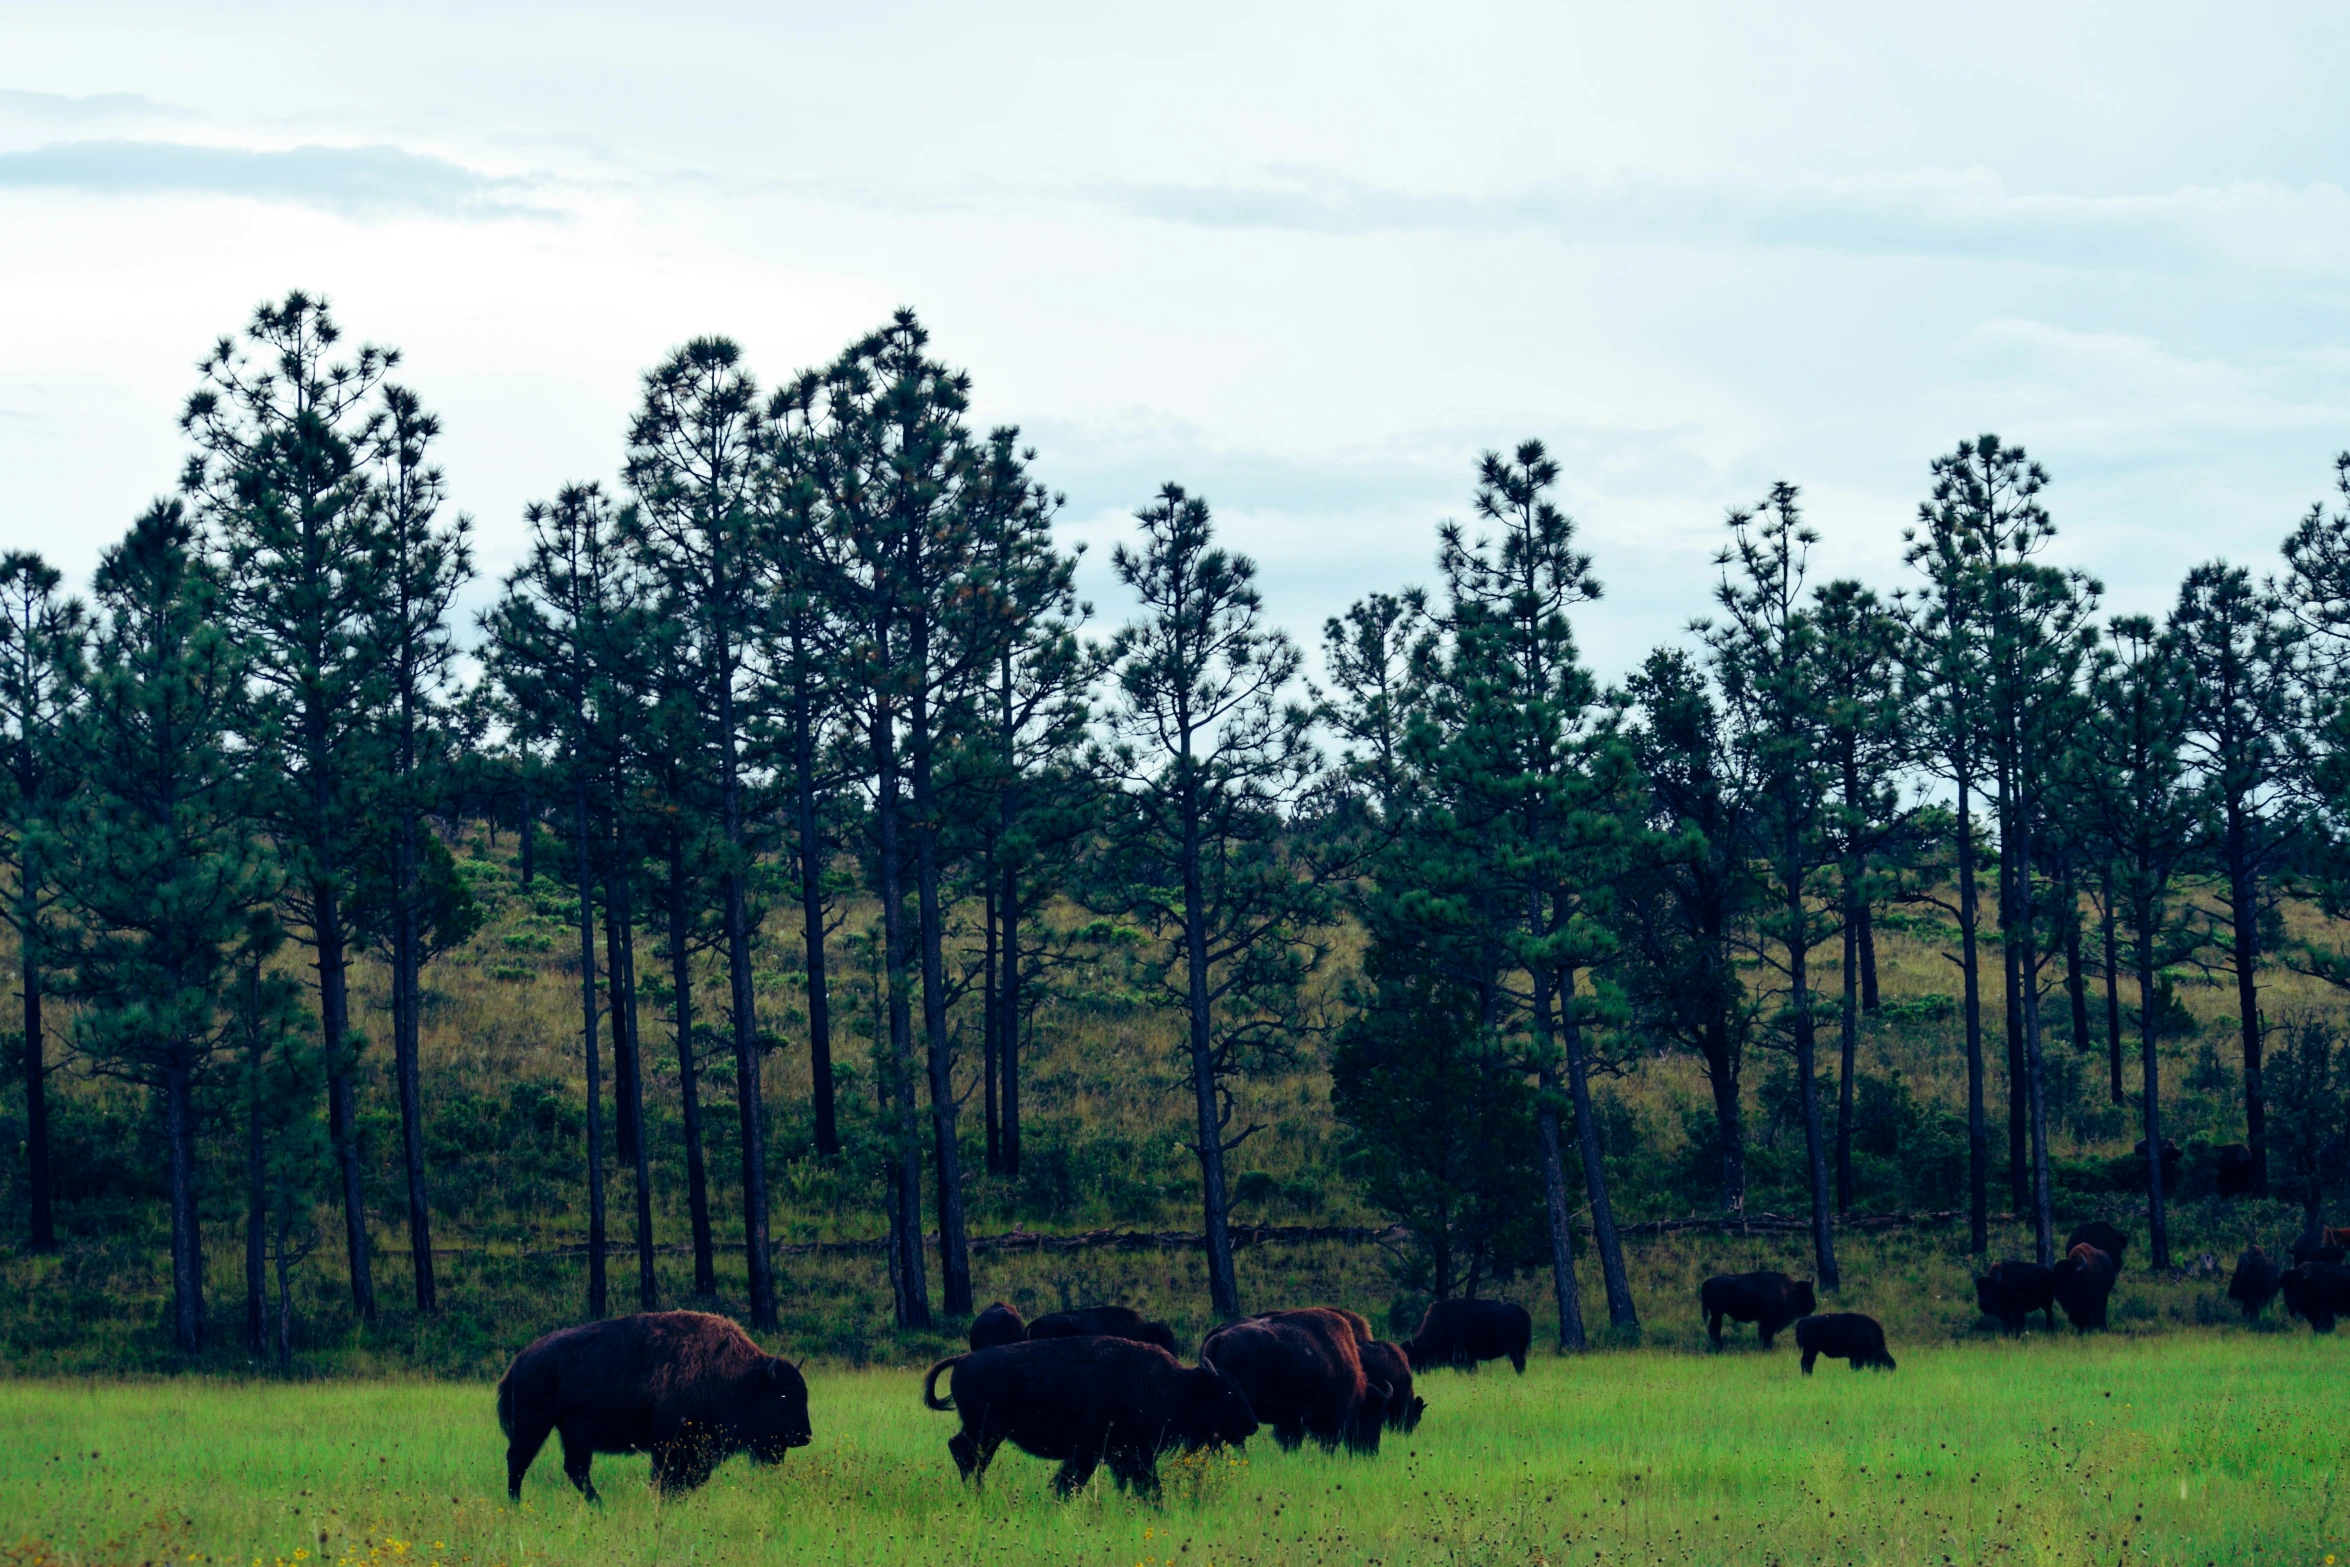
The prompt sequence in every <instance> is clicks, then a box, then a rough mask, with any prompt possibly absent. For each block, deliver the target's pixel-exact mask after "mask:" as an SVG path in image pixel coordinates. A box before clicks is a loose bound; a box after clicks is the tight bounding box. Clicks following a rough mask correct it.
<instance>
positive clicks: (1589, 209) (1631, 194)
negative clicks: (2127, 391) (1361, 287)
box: [1084, 168, 2350, 279]
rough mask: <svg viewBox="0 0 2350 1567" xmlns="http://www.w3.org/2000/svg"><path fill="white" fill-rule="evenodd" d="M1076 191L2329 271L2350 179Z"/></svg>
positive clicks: (2069, 260) (1310, 174)
mask: <svg viewBox="0 0 2350 1567" xmlns="http://www.w3.org/2000/svg"><path fill="white" fill-rule="evenodd" d="M1084 194H1086V195H1087V196H1088V197H1090V198H1091V199H1093V200H1095V201H1098V202H1101V203H1103V204H1105V205H1110V206H1114V207H1118V208H1122V209H1124V210H1127V211H1131V212H1134V213H1138V214H1140V215H1143V216H1146V217H1152V218H1158V219H1162V220H1164V221H1167V222H1172V223H1182V224H1187V225H1192V226H1196V227H1203V228H1230V229H1252V228H1253V229H1280V230H1289V231H1294V232H1302V233H1319V234H1363V233H1371V232H1378V231H1409V230H1460V231H1481V232H1492V231H1496V230H1510V229H1520V230H1529V231H1547V232H1550V233H1553V234H1556V235H1558V236H1560V237H1562V238H1566V239H1569V240H1574V241H1583V242H1594V243H1631V244H1644V243H1646V244H1676V245H1695V246H1717V245H1764V246H1783V247H1793V248H1813V249H1825V250H1835V251H1843V252H1851V253H1857V254H1866V255H1890V256H1910V257H1929V258H1936V259H1950V260H1984V261H2011V262H2012V261H2022V262H2031V263H2037V264H2041V265H2050V266H2059V267H2080V268H2098V269H2107V268H2121V269H2127V270H2138V271H2159V272H2191V271H2201V270H2205V269H2207V268H2211V267H2215V266H2235V265H2244V264H2251V265H2255V266H2258V267H2259V268H2260V269H2261V270H2263V271H2272V272H2273V271H2286V272H2304V273H2307V274H2309V275H2312V276H2322V277H2325V278H2328V279H2330V278H2331V277H2332V276H2333V273H2334V269H2335V268H2336V267H2338V264H2339V261H2338V258H2339V256H2340V254H2341V250H2342V247H2343V245H2344V243H2345V241H2346V240H2350V192H2345V191H2344V190H2343V189H2342V188H2341V187H2340V186H2337V185H2331V184H2310V185H2300V186H2292V185H2285V184H2282V183H2278V182H2275V181H2244V182H2239V183H2235V184H2231V185H2225V186H2209V185H2189V186H2180V187H2177V188H2175V189H2173V190H2169V191H2164V192H2157V193H2154V194H2149V195H2105V196H2071V195H2063V194H2021V193H2017V192H2014V191H2011V190H2009V189H2008V188H2007V187H2006V185H2005V184H2004V182H2002V181H2001V180H2000V179H1999V178H1998V177H1997V176H1996V175H1994V174H1992V173H1990V172H1988V171H1986V170H1982V169H1962V170H1947V169H1926V170H1919V171H1915V172H1911V173H1904V174H1890V175H1868V176H1859V177H1847V178H1832V179H1827V178H1823V179H1815V180H1803V181H1794V182H1788V183H1781V184H1775V185H1773V184H1762V183H1737V182H1733V181H1729V180H1719V179H1714V180H1708V179H1688V178H1675V177H1654V178H1628V177H1619V178H1611V179H1603V180H1583V179H1572V180H1556V181H1550V182H1546V183H1543V184H1539V185H1530V186H1525V187H1521V188H1518V189H1514V190H1502V191H1494V192H1485V193H1463V192H1441V191H1439V192H1413V191H1405V190H1396V189H1391V188H1387V187H1383V186H1377V185H1371V184H1366V183H1364V182H1361V181H1358V180H1354V179H1350V178H1348V177H1346V176H1344V175H1340V174H1335V173H1332V172H1329V171H1327V170H1320V169H1305V168H1280V169H1273V170H1269V171H1267V176H1266V177H1265V178H1264V179H1262V180H1259V181H1256V182H1254V183H1249V184H1213V185H1182V184H1152V185H1120V184H1096V185H1093V186H1089V187H1087V188H1086V190H1085V192H1084Z"/></svg>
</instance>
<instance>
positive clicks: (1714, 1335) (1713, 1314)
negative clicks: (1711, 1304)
mask: <svg viewBox="0 0 2350 1567" xmlns="http://www.w3.org/2000/svg"><path fill="white" fill-rule="evenodd" d="M1705 1336H1706V1337H1707V1338H1710V1339H1712V1340H1713V1341H1714V1348H1716V1349H1720V1348H1721V1347H1722V1314H1721V1313H1720V1312H1718V1311H1709V1312H1707V1313H1706V1314H1705Z"/></svg>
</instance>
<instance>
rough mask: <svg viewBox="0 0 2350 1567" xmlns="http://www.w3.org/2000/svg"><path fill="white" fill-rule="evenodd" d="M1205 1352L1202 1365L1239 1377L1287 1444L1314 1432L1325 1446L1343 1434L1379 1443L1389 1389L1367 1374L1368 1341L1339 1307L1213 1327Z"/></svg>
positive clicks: (1351, 1443)
mask: <svg viewBox="0 0 2350 1567" xmlns="http://www.w3.org/2000/svg"><path fill="white" fill-rule="evenodd" d="M1199 1355H1200V1364H1201V1365H1203V1366H1204V1365H1213V1366H1214V1367H1215V1368H1216V1369H1217V1370H1219V1371H1221V1372H1223V1373H1225V1374H1226V1375H1227V1376H1229V1377H1231V1378H1232V1380H1233V1381H1235V1382H1237V1383H1239V1384H1240V1390H1241V1391H1242V1392H1243V1393H1245V1394H1247V1395H1248V1403H1249V1408H1251V1409H1253V1410H1255V1411H1256V1416H1257V1418H1258V1419H1259V1420H1261V1421H1263V1422H1264V1423H1265V1424H1266V1425H1267V1426H1269V1427H1271V1429H1272V1432H1273V1440H1274V1441H1276V1442H1279V1443H1280V1444H1281V1445H1282V1447H1284V1448H1294V1447H1296V1446H1298V1445H1299V1444H1300V1443H1301V1442H1303V1441H1304V1440H1305V1439H1306V1438H1307V1437H1309V1436H1310V1437H1312V1438H1313V1439H1314V1440H1315V1441H1316V1442H1318V1443H1320V1444H1321V1445H1322V1446H1323V1447H1324V1448H1325V1449H1335V1448H1336V1447H1337V1446H1338V1445H1339V1444H1340V1443H1341V1442H1343V1443H1345V1444H1346V1446H1347V1449H1348V1450H1349V1451H1351V1452H1357V1453H1376V1452H1377V1451H1379V1432H1380V1428H1381V1427H1382V1426H1383V1425H1384V1424H1385V1423H1386V1419H1387V1401H1388V1395H1389V1389H1388V1386H1387V1384H1385V1383H1383V1382H1373V1381H1372V1380H1371V1379H1370V1378H1369V1377H1367V1376H1365V1375H1364V1374H1363V1360H1362V1341H1361V1340H1360V1339H1359V1338H1357V1337H1356V1335H1355V1331H1354V1327H1353V1325H1352V1324H1351V1323H1349V1322H1348V1321H1347V1320H1346V1319H1345V1318H1344V1317H1342V1316H1340V1315H1339V1314H1338V1313H1337V1312H1334V1311H1323V1310H1317V1309H1313V1308H1308V1309H1306V1310H1302V1311H1285V1312H1282V1313H1279V1314H1278V1315H1277V1316H1273V1317H1252V1318H1249V1319H1247V1320H1244V1321H1240V1322H1235V1323H1231V1324H1229V1325H1227V1326H1225V1327H1221V1328H1218V1329H1217V1330H1216V1331H1215V1332H1213V1333H1211V1334H1209V1335H1208V1337H1207V1339H1206V1340H1205V1341H1204V1342H1202V1343H1201V1345H1200V1347H1199Z"/></svg>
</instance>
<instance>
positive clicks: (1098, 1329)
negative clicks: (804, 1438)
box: [1028, 1306, 1183, 1355]
mask: <svg viewBox="0 0 2350 1567" xmlns="http://www.w3.org/2000/svg"><path fill="white" fill-rule="evenodd" d="M1028 1336H1029V1337H1030V1338H1032V1339H1039V1338H1122V1339H1131V1340H1133V1341H1134V1342H1135V1343H1137V1344H1156V1345H1158V1346H1159V1348H1161V1349H1163V1350H1165V1351H1166V1352H1167V1353H1168V1354H1170V1355H1180V1354H1182V1353H1183V1351H1182V1349H1181V1348H1180V1347H1179V1346H1178V1345H1177V1344H1176V1342H1175V1330H1174V1329H1173V1328H1171V1327H1169V1326H1167V1324H1165V1323H1164V1322H1152V1321H1150V1320H1149V1319H1148V1318H1146V1317H1144V1316H1143V1314H1142V1313H1141V1312H1139V1311H1136V1310H1135V1309H1134V1308H1133V1307H1131V1306H1085V1307H1082V1308H1080V1309H1078V1310H1076V1311H1048V1312H1046V1313H1045V1314H1044V1315H1043V1316H1041V1317H1039V1318H1037V1319H1036V1320H1035V1321H1034V1322H1031V1323H1030V1324H1028Z"/></svg>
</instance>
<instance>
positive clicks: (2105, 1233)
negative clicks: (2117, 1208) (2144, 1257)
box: [2064, 1219, 2130, 1274]
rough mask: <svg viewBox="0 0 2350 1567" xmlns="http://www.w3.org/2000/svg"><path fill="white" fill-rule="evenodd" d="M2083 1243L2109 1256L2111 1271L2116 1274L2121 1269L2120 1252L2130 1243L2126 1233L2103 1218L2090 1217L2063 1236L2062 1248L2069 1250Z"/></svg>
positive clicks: (2126, 1248)
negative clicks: (2111, 1260)
mask: <svg viewBox="0 0 2350 1567" xmlns="http://www.w3.org/2000/svg"><path fill="white" fill-rule="evenodd" d="M2084 1243H2085V1244H2087V1245H2091V1246H2094V1247H2096V1248H2097V1249H2098V1250H2099V1251H2101V1252H2103V1253H2105V1255H2107V1256H2108V1257H2111V1258H2112V1259H2113V1271H2114V1272H2115V1273H2116V1274H2119V1273H2120V1272H2121V1271H2122V1253H2123V1252H2124V1251H2126V1250H2128V1249H2129V1244H2130V1238H2129V1237H2128V1236H2127V1235H2124V1234H2123V1233H2122V1232H2121V1231H2119V1230H2117V1229H2115V1228H2114V1227H2113V1226H2112V1225H2110V1224H2108V1223H2106V1222H2105V1221H2104V1220H2103V1219H2091V1220H2090V1221H2089V1222H2088V1223H2087V1224H2083V1225H2080V1226H2078V1227H2077V1228H2075V1229H2074V1231H2073V1232H2072V1234H2070V1235H2067V1236H2066V1237H2065V1238H2064V1249H2065V1250H2066V1251H2068V1252H2069V1251H2071V1250H2072V1249H2073V1248H2074V1247H2075V1246H2079V1245H2082V1244H2084Z"/></svg>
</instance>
